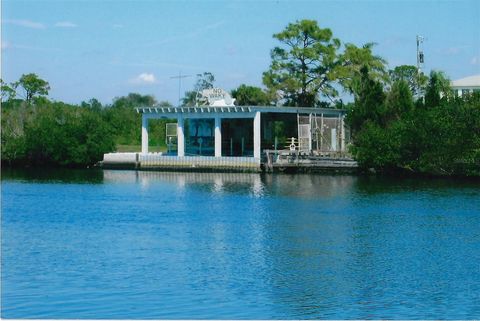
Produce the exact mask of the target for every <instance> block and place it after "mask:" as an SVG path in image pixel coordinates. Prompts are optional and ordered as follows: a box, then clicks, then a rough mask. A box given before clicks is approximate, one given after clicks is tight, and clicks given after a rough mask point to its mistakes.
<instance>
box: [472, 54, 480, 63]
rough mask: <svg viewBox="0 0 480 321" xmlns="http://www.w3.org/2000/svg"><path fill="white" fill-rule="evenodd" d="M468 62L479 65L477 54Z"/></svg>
mask: <svg viewBox="0 0 480 321" xmlns="http://www.w3.org/2000/svg"><path fill="white" fill-rule="evenodd" d="M470 64H472V65H479V64H480V59H479V58H478V57H477V56H475V57H473V58H472V59H471V60H470Z"/></svg>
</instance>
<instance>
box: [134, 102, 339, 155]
mask: <svg viewBox="0 0 480 321" xmlns="http://www.w3.org/2000/svg"><path fill="white" fill-rule="evenodd" d="M136 110H137V112H138V113H140V114H142V154H148V121H149V119H162V118H163V119H177V147H178V154H177V156H178V157H185V136H184V120H186V119H214V121H215V126H214V127H215V129H214V136H215V137H214V142H215V154H214V155H215V157H222V126H221V124H222V119H234V118H237V119H238V118H251V119H252V120H253V157H254V158H256V159H260V156H261V139H262V137H261V117H262V114H266V113H278V114H297V115H299V116H300V115H301V116H309V117H310V119H311V117H312V116H313V115H321V117H322V119H323V117H330V118H338V119H339V120H340V121H341V126H342V128H343V127H344V116H345V110H343V109H330V108H312V107H273V106H225V107H220V106H219V107H212V106H199V107H155V106H154V107H138V108H136ZM341 135H342V137H341V143H340V150H341V151H343V150H344V149H345V143H344V141H345V138H344V130H341Z"/></svg>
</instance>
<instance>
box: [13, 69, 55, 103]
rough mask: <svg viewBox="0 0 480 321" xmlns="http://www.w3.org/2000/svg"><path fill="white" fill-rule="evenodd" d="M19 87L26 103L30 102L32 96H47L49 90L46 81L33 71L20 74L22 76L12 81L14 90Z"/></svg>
mask: <svg viewBox="0 0 480 321" xmlns="http://www.w3.org/2000/svg"><path fill="white" fill-rule="evenodd" d="M19 87H20V88H21V89H23V91H24V95H23V97H24V98H25V101H26V102H27V103H28V104H29V103H31V101H32V99H33V98H34V97H39V96H47V95H48V91H49V90H50V85H49V84H48V82H47V81H45V80H43V79H41V78H39V77H38V76H37V75H36V74H33V73H31V74H26V75H25V74H24V75H22V77H20V79H19V80H18V81H17V82H15V83H14V88H15V90H16V89H17V88H19Z"/></svg>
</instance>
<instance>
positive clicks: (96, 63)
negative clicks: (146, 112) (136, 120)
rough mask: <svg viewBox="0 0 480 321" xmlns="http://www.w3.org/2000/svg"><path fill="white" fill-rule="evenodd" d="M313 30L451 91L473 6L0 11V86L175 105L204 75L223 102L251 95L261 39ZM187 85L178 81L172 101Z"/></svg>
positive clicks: (470, 56)
mask: <svg viewBox="0 0 480 321" xmlns="http://www.w3.org/2000/svg"><path fill="white" fill-rule="evenodd" d="M299 19H315V20H317V21H318V23H319V25H320V27H322V28H325V27H328V28H330V29H331V30H332V31H333V34H334V36H335V37H337V38H339V39H340V40H341V41H342V42H350V43H354V44H356V45H359V46H360V45H362V44H364V43H367V42H376V43H377V44H378V45H377V46H376V47H375V53H376V54H378V55H380V56H382V57H383V58H385V59H386V60H387V61H388V62H389V67H390V68H393V67H395V66H397V65H402V64H411V65H415V64H416V42H415V37H416V35H417V34H419V35H422V36H424V37H425V38H426V40H425V42H424V52H425V71H426V72H429V71H430V70H432V69H435V70H443V71H445V72H446V73H447V75H448V76H449V77H450V78H451V79H458V78H462V77H466V76H470V75H474V74H479V73H480V1H478V0H464V1H461V0H460V1H286V0H283V1H282V0H278V1H75V0H71V1H43V0H39V1H20V0H15V1H13V0H3V1H2V79H4V80H5V81H7V82H11V81H15V80H17V79H18V78H19V77H20V76H21V75H22V74H24V73H30V72H34V73H37V74H38V75H39V76H40V77H42V78H43V79H45V80H47V81H49V83H50V86H51V92H50V97H51V98H52V99H55V100H62V101H66V102H70V103H79V102H81V101H82V100H88V99H90V98H97V99H99V100H100V101H101V102H102V103H111V101H112V99H113V98H114V97H118V96H123V95H127V94H128V93H130V92H138V93H142V94H152V95H154V96H155V97H156V98H157V100H168V101H170V102H172V103H174V104H175V103H176V102H177V101H178V81H177V80H175V79H171V78H170V77H171V76H175V75H178V74H179V72H181V73H182V74H185V75H195V74H198V73H202V72H204V71H210V72H212V73H213V74H214V75H215V77H216V80H217V81H216V85H217V86H219V87H222V88H224V89H226V90H231V89H233V88H236V87H237V86H238V85H240V84H242V83H245V84H249V85H256V86H261V84H262V80H261V78H262V72H264V71H265V70H267V69H268V66H269V64H270V50H271V49H272V48H273V47H274V46H275V45H276V44H277V42H276V41H275V39H273V38H272V35H273V34H274V33H277V32H280V31H281V30H282V29H283V28H284V27H285V26H286V25H287V24H288V23H290V22H294V21H296V20H299ZM194 82H195V77H189V78H185V79H184V80H183V81H182V88H181V91H182V94H183V92H184V91H185V90H189V89H191V88H192V86H193V84H194Z"/></svg>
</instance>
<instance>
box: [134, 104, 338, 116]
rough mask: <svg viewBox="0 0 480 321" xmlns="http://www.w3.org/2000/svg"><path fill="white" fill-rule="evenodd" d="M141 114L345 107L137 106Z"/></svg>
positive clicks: (328, 112)
mask: <svg viewBox="0 0 480 321" xmlns="http://www.w3.org/2000/svg"><path fill="white" fill-rule="evenodd" d="M135 109H136V111H137V113H141V114H185V113H189V114H190V113H253V112H257V111H259V112H261V113H278V114H279V113H288V114H317V115H318V114H324V115H335V116H338V115H343V114H345V113H346V110H345V109H334V108H315V107H285V106H282V107H276V106H223V107H221V106H215V107H212V106H198V107H194V106H192V107H159V106H152V107H137V108H135Z"/></svg>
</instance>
